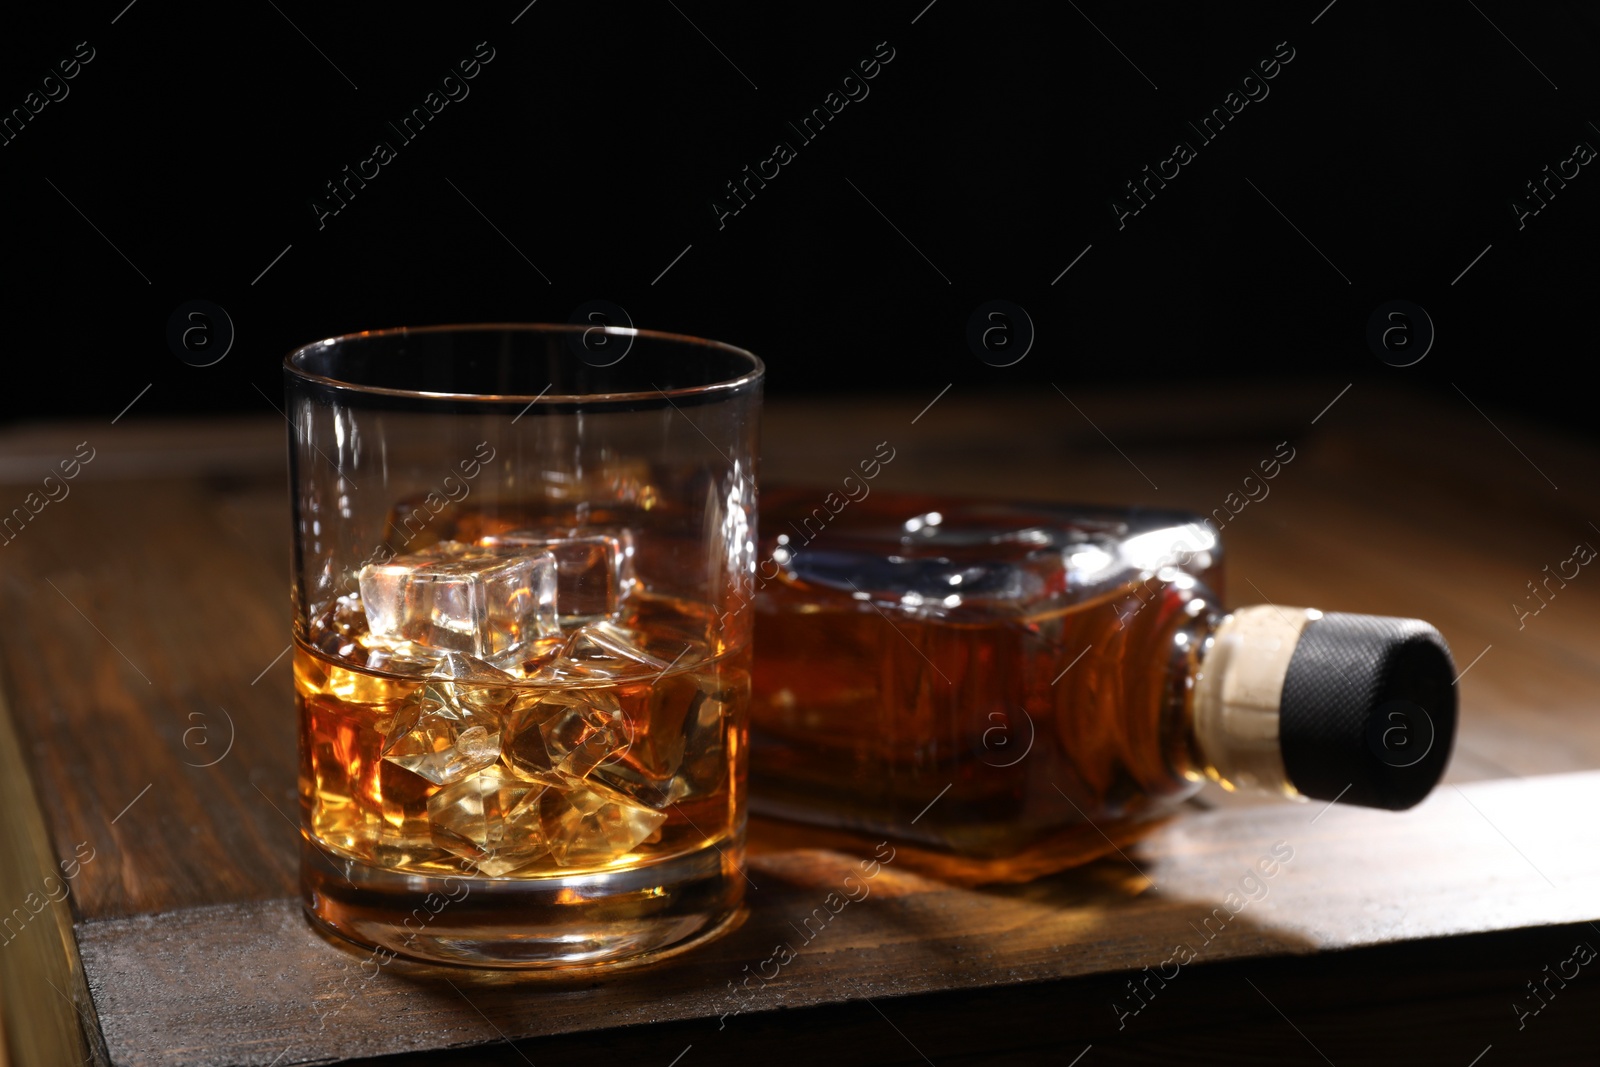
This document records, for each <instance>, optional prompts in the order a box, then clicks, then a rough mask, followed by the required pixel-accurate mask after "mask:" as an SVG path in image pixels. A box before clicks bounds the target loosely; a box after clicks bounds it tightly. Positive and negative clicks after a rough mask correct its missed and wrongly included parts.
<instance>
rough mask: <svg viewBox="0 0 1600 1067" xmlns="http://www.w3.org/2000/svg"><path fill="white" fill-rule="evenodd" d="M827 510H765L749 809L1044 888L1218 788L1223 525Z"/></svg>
mask: <svg viewBox="0 0 1600 1067" xmlns="http://www.w3.org/2000/svg"><path fill="white" fill-rule="evenodd" d="M823 495H824V494H822V493H821V492H818V491H810V490H803V489H793V490H791V489H783V490H770V489H769V490H767V491H764V492H763V496H762V501H761V507H762V530H763V532H764V538H763V541H762V550H761V552H760V559H761V563H760V564H759V566H758V576H757V587H758V593H757V599H756V608H757V616H756V649H757V656H756V661H755V676H754V696H753V700H752V705H751V731H752V734H751V744H752V753H753V755H752V767H753V777H752V789H753V793H752V808H753V810H755V811H757V812H761V813H765V814H770V815H777V816H781V817H786V818H791V819H800V820H804V821H807V822H812V823H823V824H827V825H831V826H834V827H838V828H842V829H847V830H854V831H861V832H865V833H870V834H891V835H893V836H895V837H897V838H899V839H901V840H904V841H909V842H914V843H917V844H919V845H922V846H924V847H925V848H927V849H928V850H929V851H930V853H932V854H934V855H935V856H936V855H937V854H939V853H944V854H950V855H958V856H960V857H963V858H964V861H965V862H963V863H962V864H959V865H956V867H958V868H959V870H957V869H953V870H952V871H950V872H946V873H957V874H959V873H962V872H976V873H977V874H978V875H979V876H981V877H986V878H1008V877H1029V876H1031V875H1034V874H1038V873H1041V872H1042V871H1044V870H1048V869H1054V868H1059V867H1063V866H1067V865H1070V864H1072V863H1076V862H1081V861H1084V860H1087V859H1090V858H1093V857H1094V856H1096V855H1099V854H1102V853H1105V852H1107V851H1110V850H1111V848H1112V847H1113V845H1112V842H1113V841H1116V842H1119V843H1120V842H1121V841H1123V840H1126V839H1128V838H1131V837H1132V836H1134V835H1135V834H1136V833H1137V832H1138V829H1139V826H1140V824H1141V823H1144V822H1147V821H1148V820H1149V819H1150V818H1151V817H1152V816H1154V815H1158V814H1160V813H1162V812H1163V811H1166V810H1168V809H1170V807H1171V805H1172V803H1173V802H1174V801H1176V800H1178V799H1181V798H1183V797H1185V796H1187V795H1189V794H1191V793H1193V792H1194V791H1195V790H1196V789H1198V788H1199V785H1200V783H1201V782H1202V781H1203V780H1204V778H1205V777H1206V773H1207V772H1206V767H1205V765H1204V761H1203V759H1202V758H1201V756H1200V755H1199V754H1198V753H1197V752H1196V751H1195V749H1194V745H1193V743H1192V741H1191V729H1190V718H1191V714H1192V712H1191V700H1190V689H1191V679H1192V677H1193V675H1194V674H1195V671H1196V668H1197V666H1198V664H1199V658H1200V657H1201V656H1202V655H1203V651H1204V650H1203V646H1204V645H1205V643H1206V640H1207V638H1208V635H1209V634H1210V632H1211V629H1212V627H1213V626H1214V625H1215V623H1216V620H1217V618H1218V617H1219V616H1220V615H1221V608H1220V595H1221V581H1222V570H1221V556H1220V547H1219V546H1218V545H1217V544H1216V541H1215V538H1214V537H1212V536H1211V535H1210V534H1209V532H1208V531H1207V529H1206V528H1205V527H1203V526H1202V525H1200V524H1198V523H1197V522H1195V521H1193V520H1192V519H1191V517H1189V516H1187V515H1183V514H1181V513H1174V512H1141V511H1128V510H1118V511H1113V510H1109V509H1107V510H1105V511H1095V510H1092V509H1083V508H1072V509H1066V508H1055V507H1049V506H1038V507H1029V506H1016V505H986V504H983V503H981V502H965V503H952V502H950V501H947V500H937V499H934V498H929V497H918V496H911V495H905V494H891V493H888V492H884V491H881V490H873V491H872V492H871V493H870V495H869V496H867V497H865V498H863V499H861V500H858V501H850V502H847V503H846V504H845V506H844V507H843V509H842V510H841V511H839V512H838V513H834V512H831V511H829V510H828V509H827V508H826V507H821V506H819V505H820V501H821V499H822V497H823ZM835 500H837V497H835ZM935 866H937V864H935Z"/></svg>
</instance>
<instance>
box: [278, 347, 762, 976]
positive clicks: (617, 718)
mask: <svg viewBox="0 0 1600 1067" xmlns="http://www.w3.org/2000/svg"><path fill="white" fill-rule="evenodd" d="M761 377H762V365H761V361H760V360H759V359H757V358H756V357H755V356H753V355H751V354H750V353H749V352H745V351H742V350H740V349H737V348H733V347H730V346H728V345H723V344H718V343H715V342H710V341H703V340H698V339H695V338H690V337H682V336H676V335H672V334H665V333H655V332H651V331H646V330H633V329H621V328H615V327H587V328H586V327H581V326H574V327H566V326H544V325H474V326H448V327H428V328H422V329H397V330H383V331H376V332H363V333H359V334H350V335H347V336H344V337H335V338H332V339H329V340H325V341H319V342H317V343H315V344H311V345H307V346H305V347H303V348H300V349H297V350H296V351H294V352H292V353H290V355H289V356H288V358H287V359H286V361H285V379H286V388H287V397H288V405H289V408H288V414H289V422H290V442H289V459H290V482H291V492H292V496H293V519H294V558H293V597H294V650H295V652H294V656H295V664H294V671H295V700H296V703H297V705H298V711H299V741H300V810H301V830H302V837H303V855H302V863H301V884H302V892H303V896H304V903H305V908H306V911H307V912H308V913H309V915H310V916H311V918H312V919H313V920H314V922H316V923H317V924H320V925H321V926H322V927H323V928H324V929H326V930H329V931H332V932H333V933H335V934H338V935H341V936H343V937H344V938H347V939H349V940H351V941H354V942H357V943H359V944H362V945H366V946H370V947H372V948H374V949H376V950H378V951H380V952H384V953H392V954H395V955H401V956H406V957H410V958H413V959H420V960H428V961H433V962H440V963H454V964H463V965H469V966H480V967H485V966H486V967H522V968H563V967H585V966H592V965H597V964H604V963H619V962H623V961H636V960H640V959H643V958H646V957H654V956H658V955H660V954H662V953H666V952H670V951H674V950H678V949H682V948H684V947H687V946H688V945H690V944H693V943H695V942H697V941H699V940H702V939H705V938H707V937H710V936H713V935H715V934H716V933H718V932H720V931H721V930H724V929H726V928H727V927H728V926H729V925H730V924H731V923H732V922H733V920H734V918H735V916H736V915H737V913H738V911H739V908H740V903H741V900H742V891H743V887H744V878H743V875H742V873H741V871H740V865H741V864H742V862H743V847H744V827H745V784H746V763H747V755H746V754H747V740H746V739H747V713H748V708H749V700H750V635H751V630H752V621H753V611H752V610H751V609H750V607H749V605H750V602H751V599H752V587H753V578H754V567H755V543H756V480H755V460H756V452H757V431H758V423H759V416H760V404H761Z"/></svg>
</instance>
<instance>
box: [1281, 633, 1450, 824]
mask: <svg viewBox="0 0 1600 1067" xmlns="http://www.w3.org/2000/svg"><path fill="white" fill-rule="evenodd" d="M1454 678H1455V663H1454V661H1452V660H1451V658H1450V649H1449V647H1448V646H1447V645H1446V644H1445V643H1444V638H1443V637H1441V636H1439V631H1438V630H1435V629H1434V628H1433V627H1432V626H1430V625H1429V624H1428V623H1425V622H1423V621H1422V620H1421V619H1396V618H1390V617H1388V616H1384V615H1343V614H1338V613H1332V614H1326V615H1323V616H1322V617H1321V618H1320V619H1315V620H1313V621H1311V622H1309V623H1307V624H1306V627H1305V629H1304V630H1303V631H1302V632H1301V634H1300V641H1299V643H1298V644H1297V645H1296V646H1295V650H1294V655H1293V656H1292V657H1291V658H1290V660H1289V672H1288V674H1287V675H1286V676H1285V677H1284V680H1283V696H1282V698H1281V699H1280V701H1279V704H1278V716H1279V718H1278V740H1279V745H1280V746H1281V748H1282V752H1283V766H1284V770H1285V771H1286V772H1287V773H1288V776H1289V781H1290V782H1291V783H1293V785H1294V787H1295V789H1297V790H1299V791H1300V792H1301V793H1302V794H1304V795H1305V796H1308V797H1311V798H1313V799H1315V800H1335V799H1337V800H1338V801H1339V802H1340V803H1342V804H1359V805H1362V806H1364V807H1369V808H1388V809H1390V810H1392V811H1401V810H1403V809H1405V808H1409V807H1411V806H1412V805H1413V804H1415V803H1417V802H1418V801H1419V800H1421V799H1422V798H1423V797H1425V796H1427V795H1428V792H1429V791H1430V790H1431V789H1433V787H1434V786H1435V785H1437V784H1438V782H1439V779H1440V778H1441V777H1442V776H1443V775H1444V769H1445V765H1446V764H1448V763H1449V762H1450V749H1451V746H1452V745H1454V744H1455V737H1456V689H1455V685H1454V684H1453V680H1454Z"/></svg>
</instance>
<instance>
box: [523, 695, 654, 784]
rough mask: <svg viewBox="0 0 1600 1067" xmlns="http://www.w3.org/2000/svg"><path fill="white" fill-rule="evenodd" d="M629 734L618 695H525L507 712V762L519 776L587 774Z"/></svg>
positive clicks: (626, 740) (623, 745)
mask: <svg viewBox="0 0 1600 1067" xmlns="http://www.w3.org/2000/svg"><path fill="white" fill-rule="evenodd" d="M630 738H631V732H630V730H629V728H628V723H627V721H626V719H625V718H624V716H623V714H622V705H621V704H619V703H618V702H617V698H616V697H615V696H614V695H612V694H611V693H609V692H607V691H605V690H603V689H562V690H550V691H543V692H535V693H530V694H525V695H523V696H521V697H519V698H518V699H517V702H516V703H515V704H514V705H513V706H512V709H511V711H510V713H509V714H508V715H507V716H506V729H505V753H506V762H507V763H508V764H509V765H510V766H511V768H512V769H513V770H514V771H515V772H516V773H517V774H519V775H523V776H525V777H528V778H537V777H539V776H542V775H549V774H560V775H564V776H566V777H570V778H583V777H586V776H587V775H588V774H589V773H590V772H591V771H593V770H594V769H595V768H596V767H597V766H599V765H600V764H602V763H604V762H605V761H606V760H608V759H611V758H612V757H613V756H614V755H616V754H617V753H618V752H621V751H625V750H626V749H627V747H628V744H629V741H630Z"/></svg>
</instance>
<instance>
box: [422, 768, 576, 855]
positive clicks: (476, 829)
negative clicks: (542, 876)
mask: <svg viewBox="0 0 1600 1067" xmlns="http://www.w3.org/2000/svg"><path fill="white" fill-rule="evenodd" d="M548 788H549V786H547V785H546V784H544V783H542V782H530V781H524V780H523V779H521V778H518V777H516V776H515V775H513V774H511V772H509V771H507V770H505V769H504V768H502V767H498V766H494V767H488V768H486V769H484V770H482V771H479V772H478V773H477V774H474V775H472V776H471V777H468V778H463V779H461V780H460V781H459V782H456V783H454V784H452V785H447V786H445V787H444V788H443V789H441V790H439V791H438V792H437V793H435V794H434V795H433V796H431V797H429V798H428V821H429V825H430V827H431V830H432V834H433V843H434V844H436V845H438V846H439V847H440V848H443V849H448V850H449V851H451V852H453V853H455V854H456V855H457V856H460V857H461V858H463V859H465V860H468V861H470V862H471V863H472V865H473V866H474V867H476V868H477V870H479V871H481V872H482V873H484V874H486V875H488V876H490V877H491V878H495V877H499V876H500V875H502V874H506V873H507V872H510V871H514V870H516V869H517V868H518V867H522V866H525V865H527V864H528V863H529V862H531V861H533V860H535V859H537V858H538V857H540V856H542V855H544V854H545V853H546V852H548V851H549V848H550V846H549V843H548V842H547V841H546V840H545V834H544V821H543V818H542V812H541V809H540V796H541V794H543V793H544V792H545V790H546V789H548Z"/></svg>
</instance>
